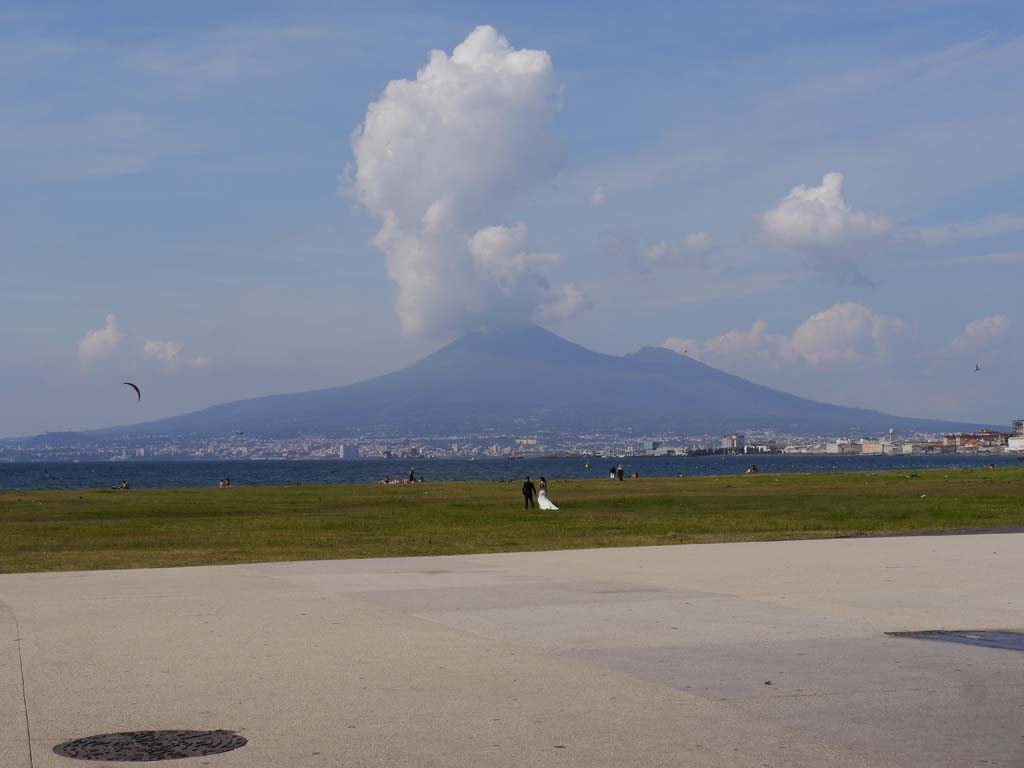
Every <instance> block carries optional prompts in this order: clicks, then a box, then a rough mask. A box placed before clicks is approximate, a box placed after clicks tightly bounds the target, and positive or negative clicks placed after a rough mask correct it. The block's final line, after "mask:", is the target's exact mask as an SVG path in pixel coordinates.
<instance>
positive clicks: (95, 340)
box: [78, 314, 124, 368]
mask: <svg viewBox="0 0 1024 768" xmlns="http://www.w3.org/2000/svg"><path fill="white" fill-rule="evenodd" d="M123 339H124V334H123V333H121V329H120V327H119V326H118V324H117V317H115V316H114V315H112V314H110V315H107V319H106V325H104V327H103V328H99V329H97V330H95V331H89V332H88V333H87V334H85V336H83V337H82V339H81V340H80V341H79V342H78V360H79V362H80V363H81V364H82V367H83V368H88V367H89V365H91V364H92V363H93V362H95V361H96V360H99V359H101V358H104V357H108V356H109V355H111V354H113V352H114V350H115V349H117V345H118V344H120V343H121V341H122V340H123Z"/></svg>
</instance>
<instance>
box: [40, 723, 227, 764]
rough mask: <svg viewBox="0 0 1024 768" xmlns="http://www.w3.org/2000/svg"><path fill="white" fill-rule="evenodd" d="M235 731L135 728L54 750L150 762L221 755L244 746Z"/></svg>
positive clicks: (68, 743) (75, 741)
mask: <svg viewBox="0 0 1024 768" xmlns="http://www.w3.org/2000/svg"><path fill="white" fill-rule="evenodd" d="M245 743H246V740H245V737H244V736H239V735H238V734H237V733H235V732H234V731H132V732H130V733H104V734H101V735H99V736H87V737H86V738H84V739H73V740H71V741H65V742H64V743H63V744H58V745H57V746H56V747H54V748H53V751H54V752H56V753H57V754H58V755H62V756H64V757H74V758H77V759H78V760H113V761H124V762H139V763H141V762H148V761H150V760H176V759H178V758H181V757H203V756H205V755H219V754H220V753H221V752H230V751H231V750H233V749H238V748H239V747H244V746H245Z"/></svg>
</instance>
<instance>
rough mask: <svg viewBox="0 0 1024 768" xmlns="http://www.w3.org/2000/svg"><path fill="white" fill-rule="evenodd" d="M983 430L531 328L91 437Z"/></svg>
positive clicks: (661, 353) (649, 350) (669, 355)
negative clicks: (404, 364)
mask: <svg viewBox="0 0 1024 768" xmlns="http://www.w3.org/2000/svg"><path fill="white" fill-rule="evenodd" d="M976 426H977V425H973V424H963V423H954V422H944V421H933V420H929V419H913V418H901V417H896V416H890V415H887V414H884V413H880V412H878V411H870V410H864V409H860V408H845V407H841V406H836V405H828V404H826V403H819V402H815V401H813V400H806V399H804V398H800V397H796V396H794V395H789V394H786V393H784V392H779V391H777V390H773V389H769V388H768V387H762V386H759V385H757V384H754V383H752V382H750V381H747V380H745V379H742V378H740V377H738V376H733V375H731V374H728V373H724V372H723V371H719V370H717V369H715V368H712V367H711V366H709V365H705V364H704V363H701V362H698V361H697V360H694V359H692V358H690V357H686V356H683V355H679V354H677V353H675V352H672V351H671V350H668V349H662V348H653V347H645V348H643V349H641V350H640V351H638V352H635V353H633V354H629V355H625V356H623V357H616V356H612V355H604V354H599V353H597V352H592V351H590V350H588V349H585V348H583V347H581V346H579V345H578V344H573V343H572V342H569V341H566V340H565V339H563V338H561V337H559V336H556V335H555V334H553V333H551V332H549V331H547V330H545V329H543V328H540V327H538V326H529V327H526V328H520V329H516V330H511V331H502V332H493V333H486V334H485V333H473V334H469V335H468V336H464V337H462V338H460V339H458V340H456V341H454V342H452V343H451V344H449V345H448V346H446V347H444V348H443V349H440V350H438V351H437V352H434V353H433V354H431V355H429V356H428V357H426V358H424V359H423V360H420V361H419V362H418V363H416V364H414V365H411V366H409V367H408V368H404V369H402V370H400V371H397V372H395V373H391V374H388V375H385V376H380V377H378V378H375V379H370V380H368V381H363V382H360V383H358V384H352V385H349V386H345V387H333V388H330V389H321V390H316V391H311V392H300V393H296V394H288V395H274V396H270V397H259V398H255V399H251V400H240V401H237V402H232V403H225V404H223V405H215V406H213V407H211V408H206V409H205V410H201V411H195V412H193V413H187V414H184V415H182V416H176V417H173V418H169V419H162V420H160V421H152V422H148V423H144V424H137V425H133V426H130V427H117V428H112V429H108V430H101V431H100V432H94V433H92V434H93V435H95V436H102V435H104V434H105V435H110V436H113V435H115V434H116V435H142V434H161V435H194V436H213V435H224V434H230V433H231V432H235V431H243V432H245V433H246V434H249V435H260V436H266V437H284V436H289V435H300V434H335V435H346V434H356V433H364V434H377V435H386V434H395V435H419V436H429V435H470V434H479V433H481V432H486V431H493V432H497V433H505V434H509V433H512V434H529V433H534V432H538V431H545V430H549V431H554V432H560V433H566V434H572V433H588V434H593V433H599V432H603V433H615V432H618V433H629V432H632V433H634V434H680V435H700V434H724V433H729V432H734V431H737V430H743V429H773V430H777V431H781V432H786V433H790V434H813V435H855V434H880V433H882V432H884V431H886V430H888V429H889V428H890V427H893V428H895V429H896V430H897V431H898V432H900V433H902V434H908V433H917V432H942V431H954V430H963V429H968V428H969V429H974V428H975V427H976Z"/></svg>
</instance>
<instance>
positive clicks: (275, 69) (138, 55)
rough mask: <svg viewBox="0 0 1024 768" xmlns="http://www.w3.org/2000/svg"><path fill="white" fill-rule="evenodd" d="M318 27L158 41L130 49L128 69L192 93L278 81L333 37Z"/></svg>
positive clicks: (264, 28) (233, 31)
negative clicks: (246, 82) (311, 49)
mask: <svg viewBox="0 0 1024 768" xmlns="http://www.w3.org/2000/svg"><path fill="white" fill-rule="evenodd" d="M331 34H332V33H331V30H329V29H328V28H325V27H318V26H314V25H284V26H250V27H232V28H227V29H220V30H216V31H214V32H211V33H208V34H205V35H201V36H198V37H196V36H193V37H191V38H184V39H179V40H168V39H163V40H157V41H154V42H152V43H149V44H148V45H144V46H141V47H139V48H136V49H134V50H131V51H130V52H128V54H127V57H126V58H127V61H128V63H129V65H131V66H133V67H135V68H138V69H139V70H141V71H143V72H145V73H147V74H150V75H153V76H156V77H159V78H162V79H164V80H166V81H167V82H168V83H169V84H171V85H172V86H173V87H175V88H177V89H179V90H182V91H186V92H191V93H197V92H199V91H201V90H203V89H205V88H208V87H212V86H218V85H228V84H232V83H236V82H239V81H243V80H248V79H263V78H269V77H275V76H278V75H280V74H281V73H282V71H283V70H285V69H288V68H291V67H294V66H300V65H301V64H302V63H303V61H305V60H306V58H305V57H306V55H307V54H308V47H309V46H310V45H311V44H315V43H321V42H324V41H326V40H328V39H329V38H330V37H331Z"/></svg>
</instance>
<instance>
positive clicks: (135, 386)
mask: <svg viewBox="0 0 1024 768" xmlns="http://www.w3.org/2000/svg"><path fill="white" fill-rule="evenodd" d="M121 383H122V384H125V385H127V386H129V387H131V388H132V389H134V390H135V396H136V397H138V398H139V400H142V390H141V389H139V385H138V384H132V383H131V382H130V381H122V382H121Z"/></svg>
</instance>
